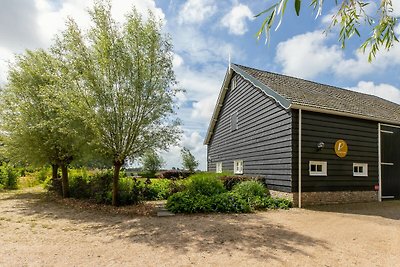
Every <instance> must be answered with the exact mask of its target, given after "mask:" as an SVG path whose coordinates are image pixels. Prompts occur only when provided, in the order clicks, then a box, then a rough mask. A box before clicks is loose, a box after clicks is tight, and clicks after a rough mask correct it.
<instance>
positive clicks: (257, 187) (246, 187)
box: [232, 181, 269, 201]
mask: <svg viewBox="0 0 400 267" xmlns="http://www.w3.org/2000/svg"><path fill="white" fill-rule="evenodd" d="M232 192H235V193H237V194H238V195H240V196H241V197H242V198H243V199H246V200H249V201H251V200H253V199H255V198H256V197H260V198H263V197H266V196H268V195H269V191H268V189H267V188H266V187H265V186H264V185H263V184H261V183H260V182H257V181H245V182H241V183H238V184H236V185H235V186H234V187H233V189H232Z"/></svg>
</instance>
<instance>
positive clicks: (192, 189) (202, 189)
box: [186, 173, 226, 196]
mask: <svg viewBox="0 0 400 267" xmlns="http://www.w3.org/2000/svg"><path fill="white" fill-rule="evenodd" d="M219 176H220V175H219V174H214V173H198V174H194V175H192V176H190V177H189V180H188V183H187V188H186V190H187V191H188V192H189V193H190V194H192V195H205V196H213V195H217V194H220V193H224V192H225V191H226V189H225V187H224V184H223V183H222V182H221V180H220V179H219Z"/></svg>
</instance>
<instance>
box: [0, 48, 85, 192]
mask: <svg viewBox="0 0 400 267" xmlns="http://www.w3.org/2000/svg"><path fill="white" fill-rule="evenodd" d="M60 64H61V62H60V61H59V60H57V58H56V57H55V56H54V55H52V54H50V53H48V52H46V51H44V50H37V51H29V50H27V51H26V52H25V53H24V54H21V55H18V56H17V57H16V63H15V64H14V65H12V66H11V67H10V70H9V76H8V84H7V85H6V87H5V89H4V90H3V91H2V92H1V99H2V107H1V110H2V117H1V118H2V124H1V126H2V131H3V134H4V138H5V140H4V143H5V147H6V148H7V151H8V153H9V154H10V157H11V160H13V161H16V162H18V161H20V162H21V161H22V162H29V163H32V164H37V165H43V164H47V163H50V164H51V165H52V168H53V181H55V179H57V171H58V168H59V167H61V171H62V194H63V196H64V197H68V196H69V185H68V169H67V167H68V164H69V163H71V161H72V160H73V159H74V158H76V157H78V156H79V155H80V153H81V151H82V147H84V145H85V139H84V137H86V136H89V131H87V129H86V127H85V125H86V124H85V123H84V121H83V118H82V116H80V112H78V110H77V103H79V99H78V98H76V97H74V94H73V93H72V88H73V87H72V86H71V82H70V80H69V79H68V75H66V74H65V73H64V70H65V69H64V68H62V67H61V65H60Z"/></svg>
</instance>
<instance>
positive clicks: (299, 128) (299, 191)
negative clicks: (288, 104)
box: [299, 109, 301, 208]
mask: <svg viewBox="0 0 400 267" xmlns="http://www.w3.org/2000/svg"><path fill="white" fill-rule="evenodd" d="M299 208H301V109H299Z"/></svg>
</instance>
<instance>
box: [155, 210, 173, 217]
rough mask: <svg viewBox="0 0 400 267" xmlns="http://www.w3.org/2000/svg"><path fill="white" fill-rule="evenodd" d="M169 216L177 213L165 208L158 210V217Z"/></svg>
mask: <svg viewBox="0 0 400 267" xmlns="http://www.w3.org/2000/svg"><path fill="white" fill-rule="evenodd" d="M169 216H175V213H172V212H170V211H168V210H167V209H165V208H163V209H160V210H158V211H157V217H169Z"/></svg>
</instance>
